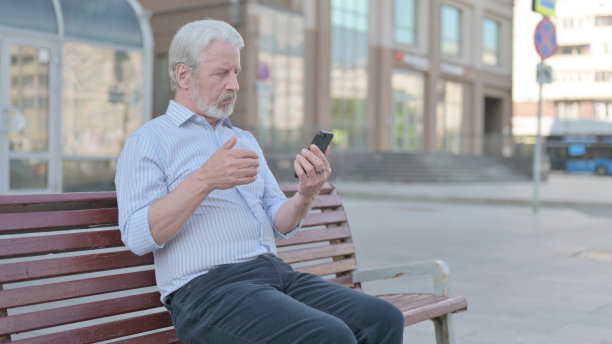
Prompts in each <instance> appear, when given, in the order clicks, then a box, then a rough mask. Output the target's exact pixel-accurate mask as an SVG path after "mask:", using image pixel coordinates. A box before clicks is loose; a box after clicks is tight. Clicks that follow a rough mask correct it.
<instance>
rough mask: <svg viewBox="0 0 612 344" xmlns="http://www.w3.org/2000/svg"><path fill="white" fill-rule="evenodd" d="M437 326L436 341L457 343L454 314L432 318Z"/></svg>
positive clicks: (439, 342)
mask: <svg viewBox="0 0 612 344" xmlns="http://www.w3.org/2000/svg"><path fill="white" fill-rule="evenodd" d="M432 321H433V323H434V327H435V328H436V343H438V344H455V333H454V331H453V318H452V315H450V314H447V315H443V316H441V317H439V318H435V319H433V320H432Z"/></svg>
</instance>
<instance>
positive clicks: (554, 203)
mask: <svg viewBox="0 0 612 344" xmlns="http://www.w3.org/2000/svg"><path fill="white" fill-rule="evenodd" d="M338 193H339V194H340V195H341V196H343V197H353V198H366V199H383V200H394V201H421V202H442V203H469V204H496V205H516V206H519V205H520V206H532V205H533V200H531V199H529V200H527V199H516V198H514V199H510V198H495V197H479V198H475V197H461V196H442V197H440V196H427V195H401V194H373V193H369V192H361V191H352V190H347V189H343V190H338ZM539 205H540V206H544V207H566V208H573V207H596V208H609V209H610V210H612V203H602V202H576V201H569V200H547V199H540V200H539Z"/></svg>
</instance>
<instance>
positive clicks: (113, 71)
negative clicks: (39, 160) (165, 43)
mask: <svg viewBox="0 0 612 344" xmlns="http://www.w3.org/2000/svg"><path fill="white" fill-rule="evenodd" d="M143 75H144V71H143V63H142V54H141V53H139V52H127V51H122V50H114V49H110V48H104V47H97V46H92V45H88V44H81V43H76V42H66V43H65V44H64V68H63V84H62V98H63V107H62V110H63V113H62V133H63V137H62V146H63V151H64V154H65V155H79V156H90V157H91V156H118V155H119V153H120V152H121V148H123V145H124V143H125V140H126V138H127V137H128V136H129V134H130V133H131V132H132V131H134V130H135V129H136V128H137V127H138V126H140V125H141V124H142V111H143V109H142V107H143V101H142V85H143Z"/></svg>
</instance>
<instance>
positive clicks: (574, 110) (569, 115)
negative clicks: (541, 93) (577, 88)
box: [557, 102, 580, 119]
mask: <svg viewBox="0 0 612 344" xmlns="http://www.w3.org/2000/svg"><path fill="white" fill-rule="evenodd" d="M557 115H558V117H559V118H560V119H578V118H579V117H580V106H579V103H578V102H559V104H558V105H557Z"/></svg>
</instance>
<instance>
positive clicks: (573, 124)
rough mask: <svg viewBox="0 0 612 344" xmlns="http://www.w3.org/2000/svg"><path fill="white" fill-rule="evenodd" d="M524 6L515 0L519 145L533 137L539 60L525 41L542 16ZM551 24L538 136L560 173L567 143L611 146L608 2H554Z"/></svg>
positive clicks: (611, 5)
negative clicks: (553, 40) (553, 47)
mask: <svg viewBox="0 0 612 344" xmlns="http://www.w3.org/2000/svg"><path fill="white" fill-rule="evenodd" d="M530 4H531V1H530V0H519V1H517V4H516V12H515V18H517V20H516V21H515V24H516V26H515V30H516V33H515V39H516V40H517V42H516V44H515V51H516V54H515V62H516V63H515V70H514V76H515V85H514V86H515V87H514V128H515V130H514V134H515V136H516V137H517V141H519V142H525V143H532V142H533V137H534V136H535V134H536V119H537V111H538V110H537V104H538V98H537V97H538V89H537V87H538V84H537V83H536V81H535V75H536V71H535V70H536V64H537V63H538V62H540V58H539V56H537V54H536V52H535V48H534V45H533V43H530V44H528V43H529V41H527V43H526V42H525V41H526V40H533V31H534V30H535V27H536V24H537V22H538V21H539V20H541V18H542V16H541V15H538V14H536V13H533V12H531V8H530ZM518 18H521V19H520V21H519V20H518ZM551 20H552V21H553V23H555V27H556V34H557V45H558V48H557V52H556V54H555V55H553V56H551V57H550V58H548V59H546V60H545V61H544V62H545V64H547V65H549V66H551V68H552V83H551V84H545V85H544V86H543V90H542V98H543V109H542V116H541V135H542V136H543V137H544V139H545V141H546V144H547V149H548V152H549V154H550V155H551V164H552V167H553V168H555V169H564V168H565V159H566V158H567V155H568V151H567V149H568V147H569V145H571V144H572V143H576V142H582V143H585V144H597V143H602V144H603V143H606V142H607V143H608V145H609V144H610V143H612V2H610V1H603V0H584V1H579V2H576V1H570V0H558V1H557V11H556V16H555V17H554V18H551ZM608 150H610V151H612V149H608Z"/></svg>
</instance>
